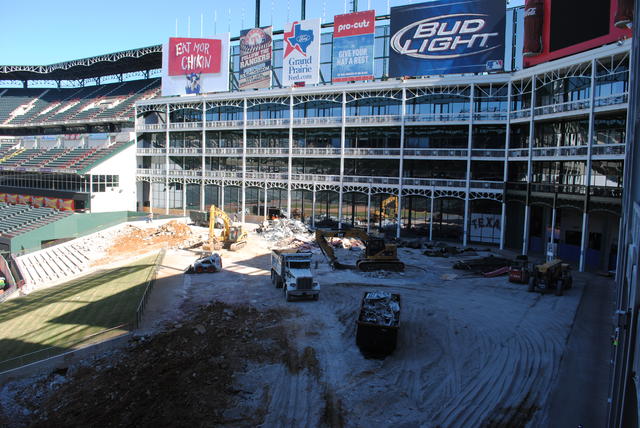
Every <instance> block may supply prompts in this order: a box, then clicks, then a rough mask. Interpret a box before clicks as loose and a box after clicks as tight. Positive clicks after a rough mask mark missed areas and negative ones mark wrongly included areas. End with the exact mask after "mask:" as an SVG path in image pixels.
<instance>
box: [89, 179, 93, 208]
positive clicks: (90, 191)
mask: <svg viewBox="0 0 640 428" xmlns="http://www.w3.org/2000/svg"><path fill="white" fill-rule="evenodd" d="M89 212H93V175H92V174H91V173H90V174H89Z"/></svg>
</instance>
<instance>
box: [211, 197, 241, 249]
mask: <svg viewBox="0 0 640 428" xmlns="http://www.w3.org/2000/svg"><path fill="white" fill-rule="evenodd" d="M218 220H220V221H221V222H222V225H223V227H224V229H223V230H222V235H221V236H220V238H218V237H217V236H216V235H215V233H214V230H215V224H216V221H218ZM247 237H248V235H247V232H246V231H244V230H242V226H241V225H233V224H232V223H231V219H230V218H229V216H228V215H227V213H225V212H224V211H223V210H221V209H220V208H218V207H216V206H215V205H211V208H210V209H209V250H210V251H214V250H221V249H222V248H226V249H227V250H229V251H236V250H239V249H240V248H242V247H244V246H245V245H247Z"/></svg>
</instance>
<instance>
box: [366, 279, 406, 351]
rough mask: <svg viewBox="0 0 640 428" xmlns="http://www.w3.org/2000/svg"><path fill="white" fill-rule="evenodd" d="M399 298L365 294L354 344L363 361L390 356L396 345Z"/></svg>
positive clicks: (372, 292) (381, 292)
mask: <svg viewBox="0 0 640 428" xmlns="http://www.w3.org/2000/svg"><path fill="white" fill-rule="evenodd" d="M399 327H400V295H399V294H392V293H388V292H386V291H370V292H365V293H364V295H363V296H362V302H361V303H360V313H359V315H358V319H357V320H356V344H357V345H358V348H360V351H361V352H362V354H363V355H364V356H365V357H373V358H381V357H386V356H387V355H389V354H391V353H392V352H393V351H394V350H395V349H396V344H397V342H398V329H399Z"/></svg>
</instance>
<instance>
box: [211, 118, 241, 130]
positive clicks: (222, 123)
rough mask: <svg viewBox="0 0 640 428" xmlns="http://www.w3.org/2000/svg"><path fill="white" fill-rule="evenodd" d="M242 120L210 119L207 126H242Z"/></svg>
mask: <svg viewBox="0 0 640 428" xmlns="http://www.w3.org/2000/svg"><path fill="white" fill-rule="evenodd" d="M242 123H243V121H242V120H209V121H207V122H206V123H205V125H206V128H207V129H209V128H242Z"/></svg>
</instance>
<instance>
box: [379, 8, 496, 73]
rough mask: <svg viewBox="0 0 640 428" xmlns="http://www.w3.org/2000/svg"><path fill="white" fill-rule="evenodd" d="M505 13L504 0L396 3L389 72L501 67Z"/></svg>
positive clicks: (475, 71) (478, 71) (446, 71)
mask: <svg viewBox="0 0 640 428" xmlns="http://www.w3.org/2000/svg"><path fill="white" fill-rule="evenodd" d="M505 14H506V7H505V2H504V0H466V1H465V0H463V1H458V2H451V1H449V0H440V1H434V2H428V3H420V4H414V5H408V6H398V7H392V8H391V40H390V44H391V49H390V55H389V56H390V58H389V76H391V77H402V76H427V75H434V74H453V73H481V72H485V71H499V70H502V69H503V66H504V51H505V45H504V31H505Z"/></svg>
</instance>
